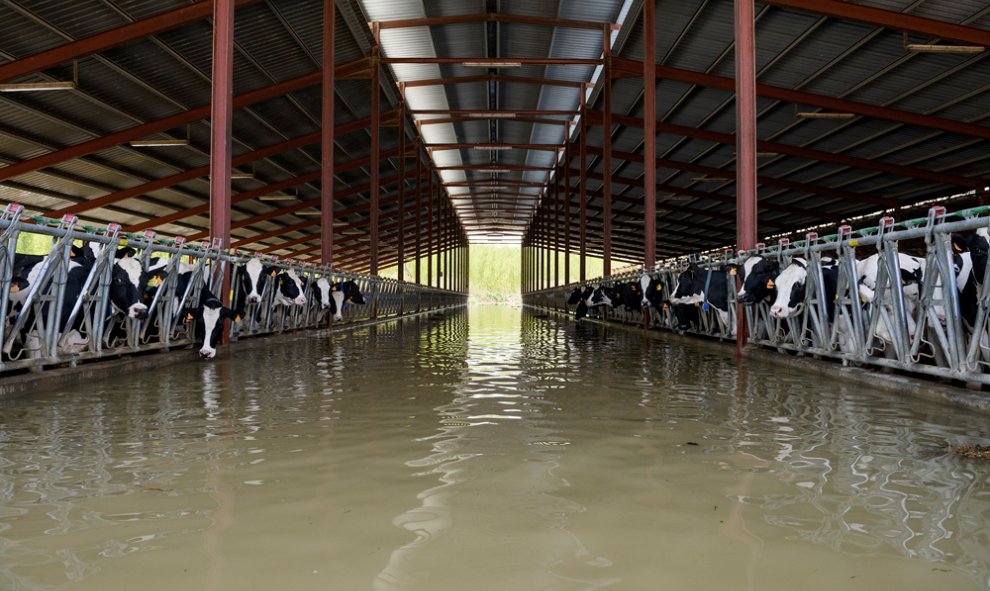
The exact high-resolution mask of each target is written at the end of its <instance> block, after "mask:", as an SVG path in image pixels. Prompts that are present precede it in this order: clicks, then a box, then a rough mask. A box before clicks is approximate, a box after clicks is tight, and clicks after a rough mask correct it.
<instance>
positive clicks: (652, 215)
mask: <svg viewBox="0 0 990 591" xmlns="http://www.w3.org/2000/svg"><path fill="white" fill-rule="evenodd" d="M643 36H644V45H643V233H644V234H645V240H644V242H645V246H644V251H645V252H644V253H643V265H644V266H645V267H646V268H647V269H652V268H653V267H654V266H656V264H657V165H656V161H657V112H656V108H657V106H656V103H657V98H656V97H657V68H656V61H657V48H656V6H655V4H654V1H653V0H647V1H646V2H644V3H643Z"/></svg>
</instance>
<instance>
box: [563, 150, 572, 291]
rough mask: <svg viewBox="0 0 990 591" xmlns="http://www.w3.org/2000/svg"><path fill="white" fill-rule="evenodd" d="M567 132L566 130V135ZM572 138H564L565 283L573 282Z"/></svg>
mask: <svg viewBox="0 0 990 591" xmlns="http://www.w3.org/2000/svg"><path fill="white" fill-rule="evenodd" d="M566 134H567V132H565V135H566ZM569 145H570V139H569V138H566V139H565V140H564V285H567V284H569V283H570V282H571V172H570V170H571V158H570V154H571V152H570V148H569V147H568V146H569Z"/></svg>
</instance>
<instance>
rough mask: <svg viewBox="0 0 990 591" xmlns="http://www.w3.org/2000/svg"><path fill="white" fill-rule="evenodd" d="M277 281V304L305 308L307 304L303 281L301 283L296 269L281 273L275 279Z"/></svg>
mask: <svg viewBox="0 0 990 591" xmlns="http://www.w3.org/2000/svg"><path fill="white" fill-rule="evenodd" d="M275 281H276V282H277V283H276V284H275V285H276V288H277V290H278V291H277V292H276V293H275V302H276V303H277V304H282V305H285V306H291V305H296V306H303V305H305V304H306V296H305V295H304V294H303V290H302V281H300V279H299V276H298V275H296V271H295V270H294V269H289V270H288V271H286V272H284V273H279V274H278V275H277V276H276V277H275Z"/></svg>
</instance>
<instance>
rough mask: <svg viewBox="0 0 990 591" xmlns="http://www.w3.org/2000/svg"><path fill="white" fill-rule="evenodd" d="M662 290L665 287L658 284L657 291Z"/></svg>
mask: <svg viewBox="0 0 990 591" xmlns="http://www.w3.org/2000/svg"><path fill="white" fill-rule="evenodd" d="M661 289H663V285H660V284H659V283H658V284H657V291H660V290H661Z"/></svg>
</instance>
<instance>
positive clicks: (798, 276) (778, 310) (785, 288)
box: [770, 257, 839, 322]
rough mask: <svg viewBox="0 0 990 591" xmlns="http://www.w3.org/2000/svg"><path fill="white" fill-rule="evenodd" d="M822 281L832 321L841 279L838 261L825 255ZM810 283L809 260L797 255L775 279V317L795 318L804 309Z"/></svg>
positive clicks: (772, 309)
mask: <svg viewBox="0 0 990 591" xmlns="http://www.w3.org/2000/svg"><path fill="white" fill-rule="evenodd" d="M821 263H822V282H823V285H824V288H825V297H824V300H825V309H826V313H827V314H828V319H829V321H830V322H831V321H832V320H833V319H834V318H835V295H836V291H837V286H838V279H839V267H838V265H837V264H836V262H835V261H834V260H833V259H831V258H827V257H823V258H822V260H821ZM807 283H808V261H806V260H805V259H803V258H799V257H795V258H794V259H792V260H791V264H790V265H788V266H786V267H784V270H783V271H781V272H780V273H779V274H778V275H777V278H776V280H775V284H776V288H777V289H776V291H777V295H776V297H775V298H774V300H773V303H772V304H771V306H770V315H771V316H773V317H774V318H794V317H795V316H797V315H799V314H800V313H801V312H802V311H804V306H805V303H806V302H805V296H806V293H807V291H806V287H807Z"/></svg>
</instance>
